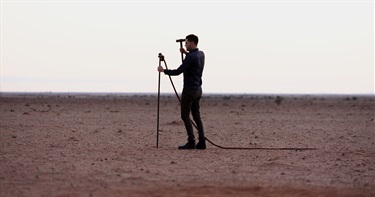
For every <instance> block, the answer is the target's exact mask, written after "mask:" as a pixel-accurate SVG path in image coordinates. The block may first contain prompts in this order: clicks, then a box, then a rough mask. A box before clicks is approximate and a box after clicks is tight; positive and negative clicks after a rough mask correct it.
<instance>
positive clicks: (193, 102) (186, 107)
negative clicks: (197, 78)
mask: <svg viewBox="0 0 375 197" xmlns="http://www.w3.org/2000/svg"><path fill="white" fill-rule="evenodd" d="M201 97H202V89H201V88H199V89H187V88H184V89H183V91H182V96H181V119H182V120H183V121H184V123H185V128H186V131H187V135H188V141H192V140H195V137H194V132H193V125H192V123H191V119H190V112H191V114H192V115H193V119H194V121H195V124H196V125H197V127H198V134H199V140H203V141H204V139H205V137H204V131H203V123H202V120H201V115H200V111H199V103H200V100H201Z"/></svg>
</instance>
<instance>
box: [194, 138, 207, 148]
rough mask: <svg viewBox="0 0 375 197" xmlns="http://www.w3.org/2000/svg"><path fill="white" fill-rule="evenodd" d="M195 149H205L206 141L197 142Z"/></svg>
mask: <svg viewBox="0 0 375 197" xmlns="http://www.w3.org/2000/svg"><path fill="white" fill-rule="evenodd" d="M195 148H196V149H201V150H204V149H206V140H205V139H202V140H199V142H198V144H197V146H196V147H195Z"/></svg>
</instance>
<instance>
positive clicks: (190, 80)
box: [164, 48, 205, 89]
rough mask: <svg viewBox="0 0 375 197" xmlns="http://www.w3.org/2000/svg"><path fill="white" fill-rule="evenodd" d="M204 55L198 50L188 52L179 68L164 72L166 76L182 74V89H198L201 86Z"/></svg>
mask: <svg viewBox="0 0 375 197" xmlns="http://www.w3.org/2000/svg"><path fill="white" fill-rule="evenodd" d="M204 58H205V56H204V53H203V51H200V50H198V48H196V49H193V50H192V51H190V52H189V53H188V54H187V55H186V57H185V59H184V61H183V62H182V64H181V66H180V67H178V68H177V69H175V70H164V73H165V74H166V75H171V76H176V75H180V74H181V73H184V88H191V89H199V88H201V86H202V73H203V68H204Z"/></svg>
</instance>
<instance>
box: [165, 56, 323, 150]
mask: <svg viewBox="0 0 375 197" xmlns="http://www.w3.org/2000/svg"><path fill="white" fill-rule="evenodd" d="M161 61H163V62H164V65H165V68H166V69H168V66H167V62H166V61H165V59H164V58H163V59H162V60H161ZM169 80H170V81H171V84H172V87H173V90H174V92H175V94H176V96H177V98H178V101H179V102H180V103H181V99H180V96H178V93H177V91H176V87H175V86H174V83H173V80H172V77H171V76H169ZM190 121H191V123H192V124H193V125H194V127H195V128H196V129H198V127H197V125H196V124H195V122H194V121H193V120H191V119H190ZM205 139H206V141H208V142H209V143H210V144H212V145H213V146H216V147H218V148H221V149H232V150H233V149H234V150H294V151H305V150H317V148H261V147H224V146H220V145H217V144H215V143H213V142H212V141H211V140H209V139H208V138H207V137H205Z"/></svg>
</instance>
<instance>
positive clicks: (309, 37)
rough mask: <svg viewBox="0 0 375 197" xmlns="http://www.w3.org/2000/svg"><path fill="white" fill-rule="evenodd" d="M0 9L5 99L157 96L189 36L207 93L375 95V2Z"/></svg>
mask: <svg viewBox="0 0 375 197" xmlns="http://www.w3.org/2000/svg"><path fill="white" fill-rule="evenodd" d="M0 2H1V3H0V5H1V10H0V11H1V14H0V15H1V73H0V76H1V80H0V82H1V86H0V88H1V89H0V91H1V92H124V93H126V92H131V93H153V92H157V84H158V72H157V71H156V68H157V66H158V64H159V59H158V57H157V55H158V53H160V52H161V53H163V54H164V55H165V59H166V61H167V63H168V67H169V68H177V67H178V66H179V65H180V64H181V59H180V53H179V44H178V43H176V39H179V38H185V36H186V35H188V34H191V33H193V34H196V35H197V36H198V37H199V44H198V47H199V49H201V50H202V51H204V52H205V54H206V65H205V70H204V73H203V91H204V92H206V93H240V94H242V93H245V94H253V93H271V94H274V93H275V94H372V95H374V92H375V91H374V75H375V71H374V1H373V0H364V1H361V0H358V1H339V0H333V1H332V0H331V1H330V0H327V1H319V0H315V1H314V0H310V1H309V0H298V1H283V0H278V1H277V0H276V1H275V0H274V1H268V0H264V1H255V0H254V1H251V0H248V1H142V0H141V1H126V0H109V1H103V0H76V1H73V0H66V1H64V0H49V1H47V0H39V1H33V0H24V1H18V0H0ZM173 79H174V82H175V85H176V88H177V90H178V91H179V92H181V90H182V75H181V76H178V77H173ZM161 91H162V92H165V93H171V92H173V89H172V87H171V85H170V83H169V79H168V78H167V76H165V75H164V74H162V83H161Z"/></svg>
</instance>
